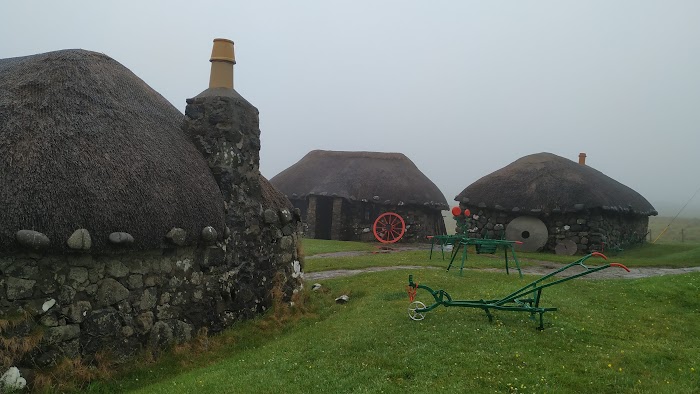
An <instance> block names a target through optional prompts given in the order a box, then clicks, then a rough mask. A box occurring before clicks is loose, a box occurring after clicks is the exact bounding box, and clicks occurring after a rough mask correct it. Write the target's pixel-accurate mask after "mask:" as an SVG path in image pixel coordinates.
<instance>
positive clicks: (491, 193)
mask: <svg viewBox="0 0 700 394" xmlns="http://www.w3.org/2000/svg"><path fill="white" fill-rule="evenodd" d="M455 200H456V201H460V202H464V203H466V204H467V205H471V206H479V207H488V208H492V209H493V208H495V209H497V210H504V211H520V212H523V213H527V212H530V211H531V210H535V211H534V212H539V211H538V210H541V211H543V212H575V211H581V210H588V209H594V208H601V209H603V210H606V211H613V212H628V213H634V214H639V215H646V216H648V215H656V214H657V213H656V211H655V210H654V207H653V206H652V205H651V204H650V203H649V201H647V200H646V199H645V198H644V197H642V196H641V195H640V194H639V193H637V192H636V191H634V190H632V189H630V188H629V187H627V186H625V185H623V184H622V183H620V182H618V181H616V180H614V179H612V178H610V177H609V176H607V175H605V174H603V173H602V172H600V171H598V170H596V169H594V168H592V167H589V166H588V165H581V164H578V163H576V162H573V161H571V160H569V159H565V158H563V157H560V156H557V155H554V154H551V153H538V154H534V155H529V156H525V157H522V158H520V159H518V160H516V161H514V162H512V163H510V164H508V165H507V166H505V167H503V168H501V169H500V170H498V171H495V172H493V173H491V174H489V175H486V176H484V177H483V178H481V179H479V180H478V181H476V182H474V183H472V184H471V185H469V186H468V187H467V188H466V189H464V190H463V191H462V192H461V193H459V194H458V195H457V196H456V197H455Z"/></svg>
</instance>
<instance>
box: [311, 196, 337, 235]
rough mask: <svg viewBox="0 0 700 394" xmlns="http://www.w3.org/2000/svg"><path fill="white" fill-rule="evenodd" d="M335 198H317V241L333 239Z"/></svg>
mask: <svg viewBox="0 0 700 394" xmlns="http://www.w3.org/2000/svg"><path fill="white" fill-rule="evenodd" d="M332 224H333V198H330V197H316V223H315V225H316V226H315V227H316V239H331V227H332Z"/></svg>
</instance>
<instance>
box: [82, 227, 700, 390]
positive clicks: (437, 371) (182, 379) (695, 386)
mask: <svg viewBox="0 0 700 394" xmlns="http://www.w3.org/2000/svg"><path fill="white" fill-rule="evenodd" d="M656 246H658V245H656ZM305 247H306V241H305ZM342 248H343V249H342V250H347V249H345V246H342ZM326 249H328V250H331V249H333V247H332V246H329V247H327V248H326ZM654 251H658V253H657V254H656V255H655V254H654ZM673 251H674V253H676V252H678V253H683V251H678V250H676V249H673ZM686 252H687V253H689V255H690V256H696V254H693V250H690V251H686ZM625 253H627V251H626V252H624V253H623V254H625ZM674 253H670V252H669V251H668V250H666V249H650V250H649V251H648V255H647V257H646V258H647V259H649V260H653V259H664V258H666V257H667V256H668V255H669V254H674ZM478 257H480V258H483V259H486V260H488V261H484V262H483V263H488V262H491V263H493V264H494V266H495V267H502V262H501V261H500V260H498V259H493V258H487V257H483V256H478ZM641 257H643V254H641V252H640V258H641ZM326 260H333V261H335V262H334V263H333V267H332V268H350V266H360V265H362V264H365V262H366V261H369V262H370V263H372V265H381V264H387V265H402V264H405V265H415V264H416V262H418V261H422V262H423V263H424V264H434V265H437V266H444V265H446V264H447V263H446V262H443V261H442V260H440V258H439V256H438V258H437V259H436V258H434V259H433V260H428V259H427V251H410V252H401V253H392V254H376V255H373V254H368V255H361V256H354V257H346V258H343V259H335V258H331V259H308V260H307V261H306V264H307V270H308V268H312V269H316V270H321V269H328V268H324V267H325V266H324V265H323V264H326V263H324V261H326ZM470 261H473V262H474V263H475V264H481V263H480V262H479V261H477V259H476V258H475V259H471V256H470ZM625 264H628V262H625ZM697 264H698V262H697V261H696V265H697ZM419 265H420V264H419ZM630 265H632V264H631V263H630ZM409 273H412V274H413V275H414V278H415V280H416V281H417V282H419V283H422V284H426V285H428V286H431V287H433V288H435V289H438V288H441V289H445V290H447V291H448V292H449V293H450V294H451V295H452V297H453V299H480V298H500V297H502V296H505V295H506V294H508V293H510V292H511V291H513V290H515V289H517V288H519V287H521V286H522V285H524V284H526V283H528V282H529V281H531V280H533V279H535V278H534V277H528V276H526V277H525V278H524V279H519V278H518V277H517V275H510V276H506V275H505V273H491V272H474V271H471V272H469V274H468V275H466V274H465V275H464V276H459V275H456V274H453V273H452V272H450V273H445V272H444V271H443V270H429V269H422V268H416V269H411V270H398V271H386V272H377V273H370V274H363V275H357V276H351V277H345V278H337V279H332V280H325V281H322V282H321V283H322V284H323V288H322V291H320V292H310V291H309V290H308V289H307V290H306V293H305V294H307V295H308V297H309V300H308V301H307V302H306V303H305V305H306V306H307V307H308V308H310V310H311V313H307V314H306V315H304V317H303V318H301V319H300V320H296V321H289V322H286V323H285V322H283V323H282V324H277V323H278V322H279V319H278V318H275V315H274V314H272V313H268V314H267V315H265V316H264V317H261V318H259V319H256V320H254V321H249V322H244V323H241V324H238V325H236V326H234V327H233V328H232V329H230V330H228V331H226V332H225V333H223V334H221V335H218V336H216V337H214V338H212V339H211V344H210V345H209V346H207V349H208V350H207V351H202V350H201V349H198V350H197V351H191V350H188V351H184V352H183V351H182V350H180V351H175V352H171V353H167V354H165V355H164V356H163V357H161V358H160V359H159V361H158V362H154V363H144V362H139V363H136V364H135V366H134V367H132V369H131V370H130V371H125V372H122V373H121V374H120V375H119V376H118V378H117V379H115V380H113V381H108V382H95V383H93V384H91V385H90V386H89V387H88V388H87V390H88V391H89V392H124V391H127V392H140V393H171V392H178V393H181V392H182V393H187V392H191V393H195V392H197V393H239V392H240V393H309V392H314V393H316V392H320V393H337V392H372V393H375V392H376V393H380V392H386V393H405V392H406V391H411V392H419V393H424V392H425V393H428V392H450V393H453V392H463V393H467V392H469V393H493V392H498V393H502V392H527V393H530V392H537V393H580V392H600V393H697V392H700V375H698V374H699V373H700V337H698V334H697V333H698V327H700V297H699V294H700V273H693V274H685V275H676V276H662V277H653V278H645V279H634V280H595V281H593V280H572V281H568V282H565V283H562V284H560V285H557V286H553V287H551V288H547V289H545V290H544V292H543V300H542V306H553V307H558V308H559V310H558V311H556V312H548V313H545V330H544V331H537V330H536V329H535V327H536V326H537V323H536V322H533V321H531V320H529V319H528V316H527V315H526V314H525V313H515V312H502V311H501V312H498V311H496V312H495V317H496V319H495V321H494V322H493V323H489V321H488V319H487V317H486V316H485V314H484V312H483V311H481V310H478V309H467V308H444V307H439V308H437V309H435V310H434V311H431V312H429V313H427V314H426V318H425V320H423V321H420V322H416V321H412V320H410V319H409V318H408V316H407V306H408V304H409V302H408V297H407V295H406V291H405V287H406V284H407V279H408V274H409ZM341 294H348V295H350V302H349V303H347V304H345V305H338V304H335V303H334V301H333V300H334V299H335V298H336V297H337V296H339V295H341ZM426 296H428V294H427V293H426V292H424V291H423V290H419V292H418V295H417V298H416V299H418V300H421V301H423V302H426V303H428V302H427V301H429V300H428V299H427V298H426ZM176 350H177V349H176Z"/></svg>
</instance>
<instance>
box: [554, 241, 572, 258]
mask: <svg viewBox="0 0 700 394" xmlns="http://www.w3.org/2000/svg"><path fill="white" fill-rule="evenodd" d="M577 250H578V246H576V242H574V241H572V240H570V239H565V240H563V241H561V242H558V243H557V246H555V247H554V252H555V253H556V254H560V255H563V256H573V255H575V254H576V251H577Z"/></svg>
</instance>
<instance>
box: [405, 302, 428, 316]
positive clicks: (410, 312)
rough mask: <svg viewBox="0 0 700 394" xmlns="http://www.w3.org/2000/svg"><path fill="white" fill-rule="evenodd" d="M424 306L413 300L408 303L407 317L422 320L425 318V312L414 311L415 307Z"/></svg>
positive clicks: (420, 307) (421, 307)
mask: <svg viewBox="0 0 700 394" xmlns="http://www.w3.org/2000/svg"><path fill="white" fill-rule="evenodd" d="M423 308H425V304H424V303H422V302H420V301H413V302H412V303H410V304H409V305H408V317H410V318H411V319H413V320H423V319H425V313H421V312H416V309H423Z"/></svg>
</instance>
